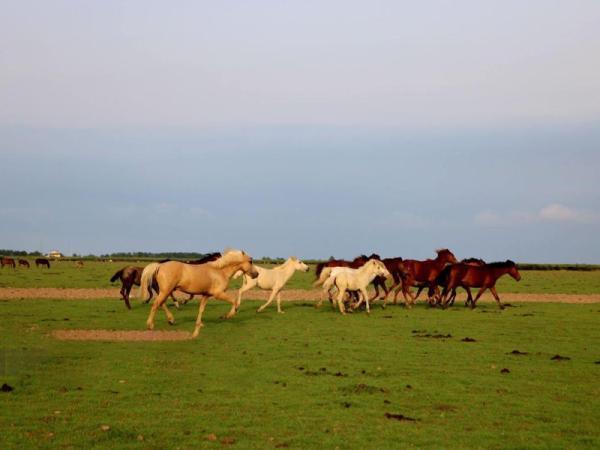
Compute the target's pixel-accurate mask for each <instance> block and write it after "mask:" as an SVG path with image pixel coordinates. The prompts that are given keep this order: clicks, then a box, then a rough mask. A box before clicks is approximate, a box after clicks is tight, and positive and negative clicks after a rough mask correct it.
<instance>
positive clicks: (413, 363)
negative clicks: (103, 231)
mask: <svg viewBox="0 0 600 450" xmlns="http://www.w3.org/2000/svg"><path fill="white" fill-rule="evenodd" d="M59 267H60V266H59ZM111 271H112V269H111V270H108V271H105V272H106V273H110V272H111ZM73 273H77V274H78V276H80V277H81V279H82V280H83V279H85V277H86V276H87V275H82V274H85V272H83V271H82V272H73ZM106 273H105V275H106ZM57 276H61V275H57ZM103 278H106V276H104V277H103ZM525 279H526V278H525ZM195 305H196V304H195V303H194V304H193V305H192V304H190V305H188V306H186V307H185V308H183V309H182V310H180V311H177V312H175V315H176V319H177V323H176V324H175V326H174V327H172V328H169V325H167V324H166V321H165V319H164V316H163V315H162V314H160V315H159V316H158V320H157V328H158V329H174V330H191V329H192V328H193V322H194V319H195V313H196V307H195ZM256 306H257V303H255V302H245V303H243V304H242V308H241V311H240V313H239V314H238V316H236V317H235V318H234V319H233V320H230V321H223V320H220V319H219V316H220V315H221V314H223V313H224V312H225V311H226V310H227V306H226V305H223V304H220V303H216V302H214V303H209V307H208V308H207V311H206V314H205V323H206V327H205V328H204V329H203V331H202V334H201V336H200V338H199V339H197V340H195V341H181V342H66V341H58V340H55V339H54V338H52V337H51V336H49V333H50V332H51V331H52V330H56V329H118V330H137V329H143V326H144V321H145V319H146V315H147V312H148V308H147V306H143V305H139V304H137V303H136V304H134V307H133V310H131V311H126V310H125V309H124V308H123V307H122V304H121V302H119V301H118V300H116V299H110V300H109V299H98V300H96V301H89V300H88V301H69V300H35V299H34V300H5V301H0V317H2V321H1V322H0V343H1V344H0V350H1V352H2V353H1V359H0V361H1V362H2V365H1V366H0V369H1V370H0V383H7V384H9V385H10V386H12V387H14V390H13V391H12V392H8V393H4V392H0V429H1V430H2V432H1V433H0V448H3V449H7V448H22V447H37V448H51V447H66V448H218V447H222V446H223V445H226V446H231V447H232V448H336V447H339V448H378V449H380V448H398V447H419V448H517V447H518V448H528V447H529V448H531V447H554V448H575V447H577V448H598V447H599V446H600V431H599V428H598V423H599V422H600V405H599V401H598V399H599V398H600V386H599V384H598V377H599V375H600V364H598V361H599V360H600V348H599V346H598V344H599V342H600V327H599V325H600V321H599V317H600V315H599V314H600V305H598V304H588V305H567V304H540V303H536V304H533V303H523V304H515V307H513V308H507V309H506V310H504V311H500V310H498V308H497V307H496V306H495V305H492V304H483V305H481V306H480V307H479V308H478V309H477V310H475V311H470V310H467V309H465V308H454V309H452V310H447V311H442V310H439V309H428V308H426V307H424V306H422V305H419V306H417V307H416V308H414V309H413V310H410V311H406V310H404V309H403V308H401V307H393V306H392V307H389V308H388V309H386V310H381V309H380V308H375V309H374V311H373V313H372V314H371V316H370V317H369V316H367V315H365V314H363V313H356V314H352V315H349V316H347V317H342V316H340V315H339V314H335V313H334V312H332V310H331V309H330V308H329V307H328V306H327V307H323V308H321V309H320V310H315V308H314V307H313V306H312V304H308V303H302V302H298V303H296V304H291V305H289V306H287V307H286V314H284V315H277V314H275V313H274V312H273V311H270V312H266V313H263V314H256V313H255V312H254V310H255V308H256ZM427 335H429V336H427ZM448 335H450V336H448ZM435 336H437V337H435ZM466 337H469V338H472V339H474V340H475V342H464V341H463V339H464V338H466ZM513 350H518V351H520V352H524V353H527V354H523V355H514V354H511V352H513ZM557 354H559V355H562V356H566V357H569V358H570V359H569V360H562V361H557V360H552V359H551V358H552V357H553V356H555V355H557ZM502 369H508V372H507V373H502ZM505 372H506V371H505ZM386 414H392V415H403V416H406V417H408V418H410V419H414V420H408V419H407V420H397V419H396V418H394V416H391V417H386ZM396 417H400V416H396ZM104 425H107V426H109V427H110V429H108V430H107V431H103V430H102V428H101V427H102V426H104ZM211 434H214V436H210V435H211ZM213 437H216V440H214V441H212V440H210V438H213Z"/></svg>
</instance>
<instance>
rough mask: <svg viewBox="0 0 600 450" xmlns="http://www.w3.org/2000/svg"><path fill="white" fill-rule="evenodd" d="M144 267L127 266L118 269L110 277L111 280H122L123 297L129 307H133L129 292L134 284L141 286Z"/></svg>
mask: <svg viewBox="0 0 600 450" xmlns="http://www.w3.org/2000/svg"><path fill="white" fill-rule="evenodd" d="M143 270H144V268H143V267H138V266H126V267H123V268H122V269H121V270H118V271H117V272H116V273H115V274H114V275H113V276H112V277H111V279H110V281H111V282H115V281H117V280H119V279H120V280H121V297H123V300H124V301H125V305H126V306H127V309H131V305H130V304H129V293H130V292H131V289H132V288H133V286H139V285H140V280H141V278H142V271H143Z"/></svg>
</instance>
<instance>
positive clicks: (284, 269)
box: [237, 256, 308, 313]
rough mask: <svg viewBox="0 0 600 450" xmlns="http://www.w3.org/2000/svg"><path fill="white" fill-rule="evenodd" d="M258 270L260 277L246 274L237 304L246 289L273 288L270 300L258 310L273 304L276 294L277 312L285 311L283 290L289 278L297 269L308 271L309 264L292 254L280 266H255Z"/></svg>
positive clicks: (259, 310)
mask: <svg viewBox="0 0 600 450" xmlns="http://www.w3.org/2000/svg"><path fill="white" fill-rule="evenodd" d="M254 267H255V268H256V270H257V271H258V277H256V278H250V277H249V276H247V275H244V281H243V283H242V287H241V288H240V290H239V291H238V298H237V305H238V307H239V306H240V303H241V302H242V294H243V293H244V292H246V291H249V290H250V289H252V288H253V287H255V286H258V287H259V288H260V289H264V290H269V289H271V295H270V296H269V300H267V302H266V303H265V304H264V305H262V306H261V307H260V308H258V310H257V311H256V312H261V311H262V310H264V309H265V308H266V307H267V306H269V305H270V304H271V302H272V301H273V299H274V298H275V296H277V312H278V313H283V311H282V310H281V290H282V289H283V287H284V286H285V284H286V283H287V282H288V280H289V279H290V278H291V277H292V275H294V272H295V271H296V270H301V271H302V272H308V266H307V265H306V264H304V263H303V262H302V261H300V260H299V259H298V258H296V257H295V256H291V257H290V258H288V259H287V261H286V262H284V263H283V264H281V265H280V266H277V267H273V268H272V269H265V268H264V267H258V266H254Z"/></svg>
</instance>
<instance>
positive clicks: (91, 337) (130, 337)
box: [52, 330, 191, 341]
mask: <svg viewBox="0 0 600 450" xmlns="http://www.w3.org/2000/svg"><path fill="white" fill-rule="evenodd" d="M52 336H53V337H54V338H56V339H59V340H61V341H185V340H187V339H191V334H190V333H188V332H187V331H136V330H129V331H123V330H54V331H53V332H52Z"/></svg>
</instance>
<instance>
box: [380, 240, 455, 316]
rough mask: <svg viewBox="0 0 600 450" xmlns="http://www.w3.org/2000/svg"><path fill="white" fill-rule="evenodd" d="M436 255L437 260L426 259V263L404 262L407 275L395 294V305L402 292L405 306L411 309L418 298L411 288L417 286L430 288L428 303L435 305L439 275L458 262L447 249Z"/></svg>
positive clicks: (411, 260)
mask: <svg viewBox="0 0 600 450" xmlns="http://www.w3.org/2000/svg"><path fill="white" fill-rule="evenodd" d="M436 253H437V257H436V258H435V259H426V260H425V261H418V260H414V259H405V260H404V261H403V262H402V264H403V267H404V271H405V275H404V278H402V283H401V285H400V286H398V287H397V288H396V290H395V292H394V304H395V303H396V302H397V297H398V293H399V292H400V290H402V295H403V297H404V301H405V305H406V306H408V307H409V308H410V307H412V306H413V304H414V302H415V300H416V296H413V294H412V292H411V291H410V288H411V287H413V286H415V287H427V288H428V291H427V297H428V302H429V304H430V305H433V301H434V300H433V299H434V294H437V293H438V292H439V291H438V288H437V285H436V279H437V277H438V275H439V274H440V272H441V271H442V270H443V269H444V267H446V265H447V264H455V263H457V262H458V261H457V260H456V257H455V256H454V254H453V253H452V252H451V251H450V250H448V249H447V248H443V249H438V250H436ZM409 298H410V301H409ZM385 302H386V303H387V298H386V299H385ZM384 305H385V303H384Z"/></svg>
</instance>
